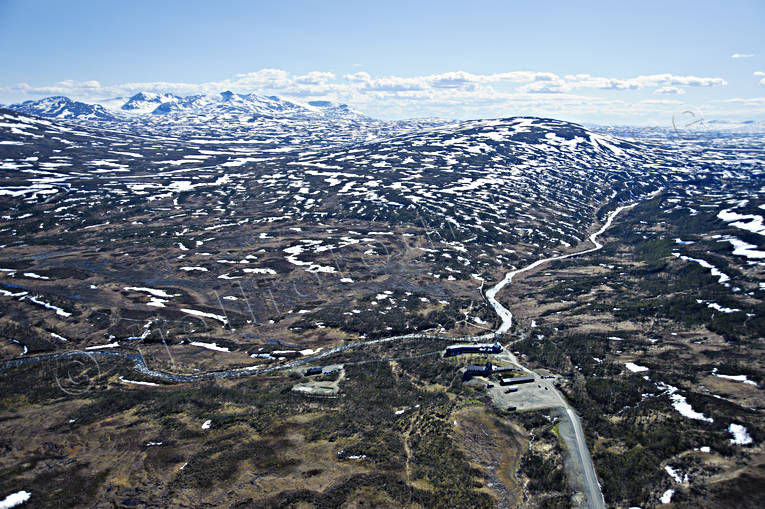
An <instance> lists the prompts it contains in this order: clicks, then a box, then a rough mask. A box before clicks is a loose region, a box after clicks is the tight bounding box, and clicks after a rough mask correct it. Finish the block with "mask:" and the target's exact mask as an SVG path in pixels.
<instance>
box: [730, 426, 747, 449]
mask: <svg viewBox="0 0 765 509" xmlns="http://www.w3.org/2000/svg"><path fill="white" fill-rule="evenodd" d="M728 431H729V432H730V434H731V435H733V438H731V439H730V441H731V443H732V444H736V445H749V444H751V443H752V437H751V436H749V432H748V431H747V430H746V428H745V427H744V426H742V425H741V424H735V423H731V424H730V426H728Z"/></svg>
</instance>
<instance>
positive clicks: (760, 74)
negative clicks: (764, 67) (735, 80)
mask: <svg viewBox="0 0 765 509" xmlns="http://www.w3.org/2000/svg"><path fill="white" fill-rule="evenodd" d="M754 75H755V76H765V72H762V71H754ZM760 85H763V86H765V78H762V79H761V80H760Z"/></svg>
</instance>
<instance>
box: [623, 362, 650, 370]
mask: <svg viewBox="0 0 765 509" xmlns="http://www.w3.org/2000/svg"><path fill="white" fill-rule="evenodd" d="M624 366H625V367H626V368H627V369H629V370H630V371H632V372H633V373H642V372H643V371H648V368H647V367H645V366H640V365H638V364H635V363H632V362H627V363H625V364H624Z"/></svg>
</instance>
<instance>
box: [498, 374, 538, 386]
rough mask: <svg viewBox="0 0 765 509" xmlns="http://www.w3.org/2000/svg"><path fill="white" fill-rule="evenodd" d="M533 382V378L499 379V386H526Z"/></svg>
mask: <svg viewBox="0 0 765 509" xmlns="http://www.w3.org/2000/svg"><path fill="white" fill-rule="evenodd" d="M533 381H534V377H533V376H514V377H512V378H500V380H499V385H518V384H527V383H530V382H533Z"/></svg>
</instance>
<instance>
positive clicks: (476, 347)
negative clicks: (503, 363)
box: [444, 341, 502, 357]
mask: <svg viewBox="0 0 765 509" xmlns="http://www.w3.org/2000/svg"><path fill="white" fill-rule="evenodd" d="M501 351H502V345H501V344H499V342H498V341H495V342H494V343H483V344H479V343H476V344H472V345H451V346H447V347H446V351H445V352H444V357H453V356H455V355H463V354H466V353H500V352H501Z"/></svg>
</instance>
